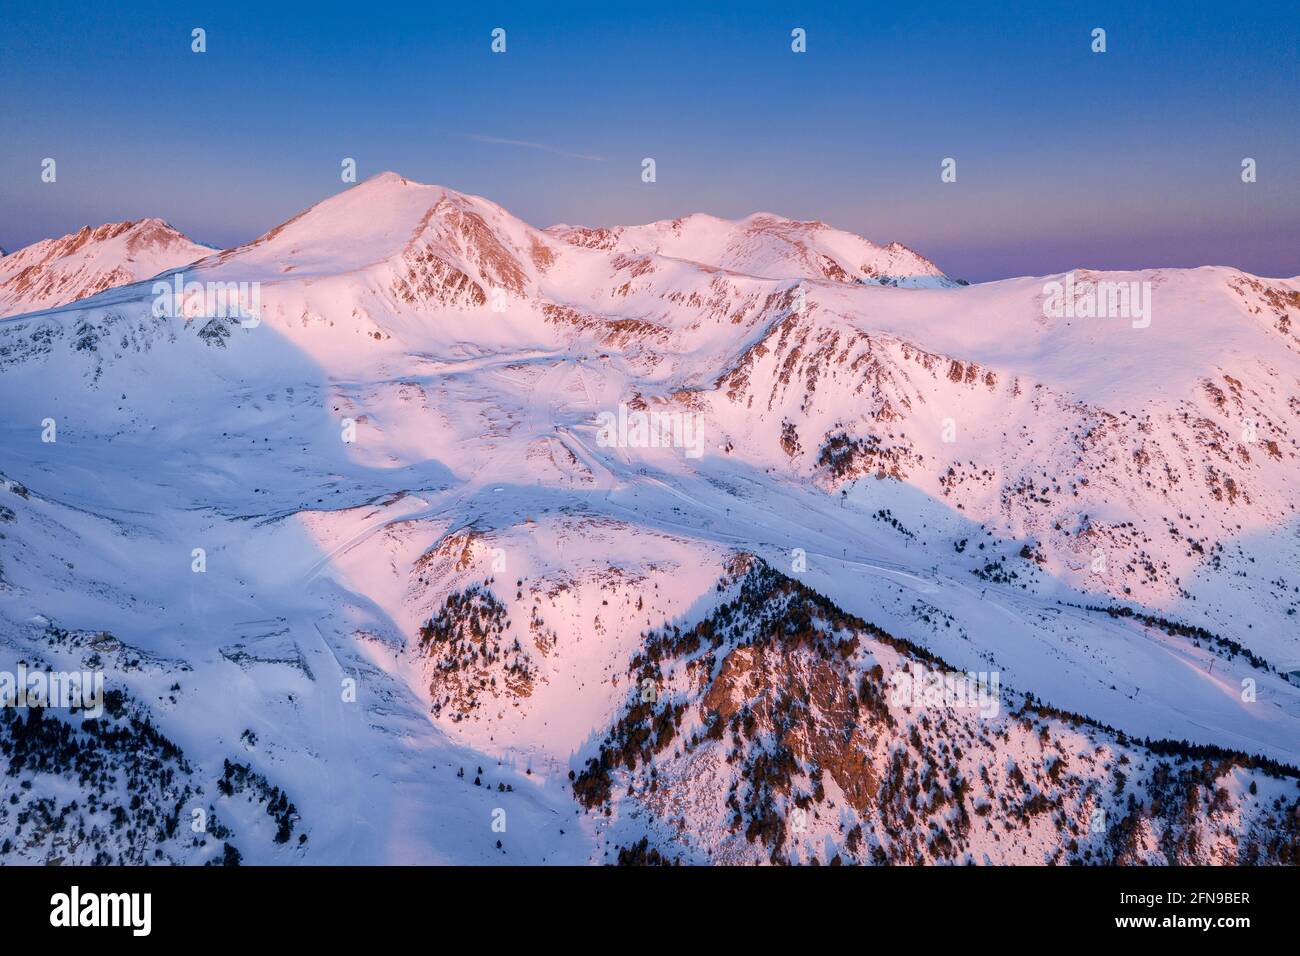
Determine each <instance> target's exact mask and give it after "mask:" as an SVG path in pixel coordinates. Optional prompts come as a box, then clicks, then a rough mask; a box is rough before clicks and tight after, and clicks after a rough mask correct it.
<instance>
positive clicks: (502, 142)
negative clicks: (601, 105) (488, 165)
mask: <svg viewBox="0 0 1300 956" xmlns="http://www.w3.org/2000/svg"><path fill="white" fill-rule="evenodd" d="M464 135H465V136H467V137H468V138H469V139H472V140H474V141H475V142H478V143H495V144H497V145H499V146H522V147H524V148H525V149H540V150H541V151H542V152H544V153H554V154H555V155H557V156H567V157H568V158H569V159H585V160H589V161H591V162H594V163H603V162H604V161H605V157H604V156H596V155H593V154H591V153H571V152H569V151H568V150H567V149H560V148H559V147H558V146H550V145H548V144H546V143H532V142H529V141H528V140H526V139H506V138H505V137H503V136H486V135H484V134H483V133H466V134H464Z"/></svg>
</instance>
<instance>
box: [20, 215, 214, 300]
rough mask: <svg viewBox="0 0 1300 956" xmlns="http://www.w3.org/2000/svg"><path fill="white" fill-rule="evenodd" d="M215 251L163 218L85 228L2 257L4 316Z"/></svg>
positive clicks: (144, 275) (154, 272)
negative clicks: (191, 238)
mask: <svg viewBox="0 0 1300 956" xmlns="http://www.w3.org/2000/svg"><path fill="white" fill-rule="evenodd" d="M211 252H212V250H211V249H209V248H208V247H207V246H201V245H199V244H198V243H196V242H192V241H190V240H189V239H188V238H186V237H185V236H183V235H181V234H180V233H179V232H177V231H176V230H175V229H173V228H172V227H171V226H169V225H168V224H167V223H165V222H163V221H162V220H161V219H141V220H139V221H137V222H110V223H105V224H104V225H102V226H97V227H96V228H94V229H92V228H90V227H89V226H83V227H82V228H81V229H80V230H78V231H77V232H74V233H70V234H69V235H66V236H63V237H62V238H59V239H43V240H42V241H40V242H36V243H33V244H32V245H30V246H25V247H24V248H22V249H18V250H16V251H15V252H13V253H11V254H9V255H5V256H3V258H0V315H19V314H21V313H23V312H36V311H39V310H41V309H52V308H54V307H56V306H60V305H65V304H67V303H69V302H75V301H77V300H78V299H84V298H86V297H87V296H91V295H95V294H96V293H98V292H103V291H104V290H105V289H111V288H114V287H115V286H120V285H126V284H128V283H131V282H138V281H140V280H141V279H148V278H150V277H151V276H155V275H157V274H158V273H160V272H163V271H166V270H167V269H174V268H175V267H176V266H180V265H185V264H187V263H190V262H193V261H195V260H196V259H201V258H203V257H204V256H206V255H208V254H210V253H211Z"/></svg>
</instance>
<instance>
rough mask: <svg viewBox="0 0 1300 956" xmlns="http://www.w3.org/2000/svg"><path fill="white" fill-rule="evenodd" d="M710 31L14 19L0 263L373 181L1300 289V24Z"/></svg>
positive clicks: (605, 212)
mask: <svg viewBox="0 0 1300 956" xmlns="http://www.w3.org/2000/svg"><path fill="white" fill-rule="evenodd" d="M695 6H697V5H695V4H680V5H677V4H671V3H663V2H658V0H656V2H651V3H645V4H629V3H608V2H606V3H601V4H563V5H562V4H556V3H538V4H528V5H517V4H507V3H496V4H488V3H482V4H480V3H475V4H463V3H458V4H454V5H452V4H438V3H409V4H408V3H397V4H385V3H371V4H367V3H346V4H344V3H340V4H330V3H312V4H302V5H296V4H284V3H274V4H271V3H257V4H254V3H248V4H245V3H235V2H227V3H220V4H188V3H177V2H165V3H152V2H130V3H112V4H110V3H103V4H95V5H90V4H80V3H59V2H48V3H40V4H35V3H30V4H29V3H16V2H14V0H0V104H3V105H2V106H0V246H3V247H4V248H6V249H9V250H12V249H14V248H17V247H19V246H22V245H25V244H27V243H30V242H34V241H36V240H38V239H41V238H45V237H48V236H53V235H61V234H63V233H66V232H70V231H72V230H75V229H77V228H79V227H80V226H82V225H84V224H98V223H101V222H107V221H113V220H121V219H128V218H130V219H137V218H142V217H145V216H161V217H162V218H164V219H166V220H168V221H169V222H171V223H172V224H173V225H175V226H176V227H177V228H178V229H180V230H181V231H183V232H185V233H187V234H189V235H190V236H192V237H193V238H194V239H196V240H198V241H200V242H205V243H209V244H211V245H215V246H229V245H233V244H236V243H240V242H245V241H247V240H250V239H252V238H254V237H255V236H257V235H259V234H260V233H262V232H264V231H266V230H267V229H269V228H270V227H272V226H274V225H275V224H277V223H279V222H281V221H282V220H284V219H287V218H289V217H290V216H292V215H294V214H295V213H297V212H299V211H301V210H302V209H303V208H305V207H307V206H309V205H311V204H312V203H314V202H317V201H319V200H320V199H322V198H324V197H325V196H328V195H330V194H332V193H334V192H337V191H338V190H340V189H342V188H345V187H344V186H343V184H342V183H341V182H340V179H339V169H340V167H339V163H340V161H341V160H342V158H343V157H355V158H356V160H357V163H358V175H359V178H361V179H364V178H366V177H367V176H370V175H373V174H375V173H377V172H380V171H382V170H385V169H392V170H396V171H398V172H400V173H402V174H403V175H405V176H407V177H409V178H411V179H415V180H418V181H421V182H428V183H440V184H443V185H446V186H450V187H453V188H455V189H459V190H462V191H464V192H470V193H476V194H479V195H483V196H486V197H488V198H490V199H492V200H494V201H496V202H498V203H500V204H501V205H503V206H505V207H506V208H507V209H509V210H510V211H511V212H513V213H515V214H516V215H518V216H520V217H521V218H523V219H525V220H526V221H528V222H531V223H533V224H534V225H537V226H547V225H551V224H553V223H556V222H569V223H583V224H589V225H608V224H614V223H631V222H646V221H651V220H655V219H665V218H672V217H675V216H680V215H685V214H687V213H690V212H697V211H702V212H709V213H713V214H715V215H720V216H726V217H739V216H743V215H747V214H748V213H751V212H754V211H758V210H767V211H771V212H775V213H779V214H782V215H786V216H790V217H793V218H797V219H821V220H824V221H826V222H829V223H831V224H832V225H835V226H838V227H840V228H844V229H849V230H852V231H854V232H857V233H860V234H862V235H864V236H866V237H867V238H869V239H871V240H873V241H876V242H880V243H885V242H888V241H890V240H895V239H896V240H899V241H901V242H904V243H906V244H908V245H909V246H912V247H913V248H915V249H917V250H918V251H920V252H922V253H923V254H925V255H927V256H929V257H930V258H931V259H933V260H935V262H937V263H938V264H939V266H940V267H942V268H943V269H944V270H945V271H946V272H948V273H949V274H951V275H955V276H959V277H964V278H968V279H971V280H973V281H980V280H985V279H991V278H999V277H1004V276H1011V275H1040V274H1044V273H1048V272H1058V271H1064V270H1067V269H1070V268H1075V267H1093V268H1137V267H1150V266H1162V265H1172V266H1195V265H1204V264H1221V265H1232V266H1237V267H1239V268H1242V269H1245V270H1247V271H1250V272H1254V273H1257V274H1261V275H1269V276H1283V275H1285V276H1292V275H1296V274H1300V66H1298V64H1300V53H1298V50H1300V39H1298V37H1300V12H1297V11H1298V10H1300V6H1298V5H1297V4H1296V3H1295V2H1294V0H1289V2H1279V3H1268V2H1264V3H1259V2H1256V3H1249V4H1244V5H1243V4H1225V3H1214V4H1202V3H1156V4H1147V5H1143V6H1144V9H1142V10H1134V9H1131V7H1132V6H1136V5H1130V4H1106V3H1093V4H1082V3H1081V4H1055V3H1048V4H1042V3H1026V4H1020V3H1014V2H1000V3H995V4H974V3H942V2H930V3H924V4H912V3H890V4H852V5H851V4H829V3H827V4H806V3H805V4H798V3H789V4H779V3H778V4H772V3H762V2H750V3H743V4H734V5H727V6H725V7H718V8H717V9H715V10H714V11H713V12H703V11H701V10H699V9H694V7H695ZM905 8H912V9H905ZM196 26H201V27H204V28H205V29H206V30H207V42H208V52H206V53H204V54H201V55H200V54H195V53H192V52H191V51H190V31H191V29H192V28H193V27H196ZM497 26H500V27H504V28H505V29H506V30H507V37H508V52H507V53H506V54H505V55H504V56H501V55H494V54H492V53H491V52H490V50H489V44H490V36H489V34H490V31H491V30H492V28H494V27H497ZM796 26H798V27H803V28H805V29H806V30H807V34H808V52H807V53H806V54H803V55H796V54H794V53H792V52H791V51H790V30H791V29H792V28H793V27H796ZM1098 26H1100V27H1104V28H1105V29H1106V31H1107V45H1108V51H1107V52H1106V53H1104V54H1094V53H1092V52H1091V50H1090V43H1091V38H1090V33H1091V30H1092V29H1093V28H1094V27H1098ZM506 141H511V142H506ZM523 144H535V145H523ZM47 156H50V157H54V158H55V159H56V160H57V161H58V182H57V183H54V184H45V183H42V182H41V181H40V163H41V160H42V159H43V158H44V157H47ZM646 156H651V157H654V158H655V160H656V162H657V167H658V182H656V183H654V184H652V185H647V184H643V183H642V182H641V179H640V171H641V167H640V163H641V159H642V158H643V157H646ZM948 156H951V157H955V158H956V159H957V163H958V166H957V171H958V176H957V182H956V183H951V184H945V183H942V182H940V179H939V166H940V161H941V160H942V159H943V158H944V157H948ZM1246 156H1250V157H1253V158H1254V159H1255V160H1256V161H1257V163H1258V177H1259V179H1258V182H1256V183H1254V184H1250V185H1246V184H1243V183H1242V182H1241V176H1240V167H1241V160H1242V158H1243V157H1246Z"/></svg>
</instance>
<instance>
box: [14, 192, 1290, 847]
mask: <svg viewBox="0 0 1300 956" xmlns="http://www.w3.org/2000/svg"><path fill="white" fill-rule="evenodd" d="M4 262H8V257H7V258H6V259H5V260H0V263H4ZM177 265H179V263H174V264H173V265H172V266H171V267H170V269H171V271H170V272H166V273H165V274H164V275H162V276H161V277H160V279H161V280H163V281H167V282H172V283H174V284H175V285H176V286H177V287H179V288H181V289H186V288H190V287H191V284H194V283H197V284H198V286H197V287H196V288H198V289H199V290H212V289H239V288H243V289H244V290H246V291H249V292H251V293H252V295H251V296H250V297H246V300H247V299H251V301H255V302H256V309H255V314H252V312H241V313H239V314H231V313H230V312H225V313H221V312H220V311H217V312H214V311H213V310H212V309H211V308H208V306H209V305H210V304H211V303H210V302H206V303H203V308H200V309H198V310H197V311H195V310H193V309H190V308H188V306H189V305H191V304H193V303H194V302H195V301H201V300H203V298H204V296H203V295H201V294H199V293H191V292H185V293H182V294H181V295H180V296H179V298H180V299H182V300H184V301H183V302H181V303H179V304H181V305H184V306H186V307H185V308H177V309H160V308H159V297H158V296H157V295H156V294H155V290H154V288H153V283H152V282H140V283H137V284H134V285H125V286H121V287H117V288H112V289H109V290H107V291H104V292H102V293H100V294H99V295H97V296H95V297H93V298H90V299H87V300H85V301H82V302H78V303H76V304H75V305H73V306H66V307H64V308H61V309H59V310H57V311H54V312H45V313H37V314H33V315H23V316H20V317H18V318H13V319H9V320H6V321H4V322H2V323H0V399H2V400H3V402H4V404H5V407H6V410H7V414H6V416H5V418H4V419H3V422H0V428H3V447H4V448H5V451H6V455H5V460H4V462H3V466H2V468H3V472H4V477H3V479H0V484H2V487H0V506H3V507H0V532H2V533H3V535H4V537H3V538H0V641H3V643H2V644H0V670H5V669H7V670H9V671H13V670H15V668H16V667H17V665H18V662H19V661H20V660H21V661H26V662H28V666H30V667H44V668H46V669H55V670H60V669H62V670H71V669H74V668H77V669H83V668H84V669H88V670H99V671H102V672H103V673H104V679H105V686H106V687H107V688H108V689H109V690H110V691H111V692H112V693H113V694H114V695H116V696H113V697H112V699H111V706H110V707H109V708H108V716H107V717H104V718H100V719H99V721H98V722H93V723H92V722H88V723H86V724H80V723H78V722H77V721H76V720H75V719H73V718H71V717H70V715H69V714H67V713H66V712H60V711H57V710H48V711H45V712H44V713H43V714H42V715H41V716H40V719H39V720H36V718H35V717H33V716H32V712H31V711H28V712H23V711H15V710H12V709H6V710H4V711H0V752H2V753H4V754H5V756H6V758H7V759H8V760H9V761H10V763H11V767H12V768H13V770H14V773H13V774H12V775H11V776H8V777H5V778H4V780H5V783H4V784H3V787H4V788H5V789H4V790H3V792H0V834H3V836H5V837H6V838H7V839H8V842H7V843H5V844H3V846H4V854H5V855H6V856H11V855H12V856H13V857H14V858H17V859H25V860H51V859H54V858H59V859H61V860H64V861H66V862H87V861H90V860H94V859H100V860H106V859H107V860H117V859H118V858H119V857H120V858H122V859H126V860H140V861H143V860H146V859H153V858H157V859H171V860H176V861H180V862H214V861H215V862H220V861H223V860H227V859H234V858H235V857H236V856H238V857H240V858H242V859H243V860H245V861H248V862H272V861H275V862H296V861H305V862H317V863H347V862H414V861H424V862H430V861H452V862H506V863H542V862H619V861H622V862H671V861H674V860H680V861H682V862H694V863H704V862H750V861H753V862H761V861H769V860H771V861H791V862H811V861H813V860H816V861H819V862H822V863H827V862H834V861H838V862H842V863H850V862H885V861H894V862H919V861H927V862H930V861H933V862H959V861H973V862H1033V863H1042V862H1047V861H1058V862H1066V861H1076V860H1077V861H1080V862H1139V861H1143V862H1178V863H1184V862H1208V863H1237V862H1247V861H1256V862H1295V861H1296V859H1297V848H1298V847H1300V830H1298V822H1300V817H1297V808H1300V803H1298V802H1297V797H1298V796H1300V794H1297V783H1296V781H1297V771H1296V770H1295V769H1294V768H1295V767H1296V766H1297V765H1300V733H1297V731H1298V730H1300V676H1298V675H1297V674H1296V673H1295V672H1297V671H1300V638H1297V635H1296V630H1295V620H1296V611H1297V608H1298V607H1300V571H1298V570H1297V568H1298V567H1300V561H1298V560H1297V547H1298V546H1300V540H1298V539H1297V519H1296V515H1295V507H1296V501H1297V499H1296V494H1295V491H1294V490H1293V486H1294V482H1293V481H1292V475H1293V474H1294V471H1295V462H1296V456H1297V451H1298V449H1297V444H1296V442H1297V438H1300V434H1298V428H1300V422H1297V416H1300V339H1298V338H1297V336H1296V331H1295V330H1296V328H1297V322H1300V280H1297V279H1286V280H1278V279H1265V278H1259V277H1255V276H1250V275H1247V274H1244V273H1241V272H1239V271H1236V270H1233V269H1226V268H1203V269H1196V270H1151V271H1143V272H1134V273H1122V274H1118V273H1106V274H1098V273H1090V272H1087V271H1086V270H1079V271H1078V272H1077V273H1075V274H1073V275H1071V276H1069V277H1065V276H1049V277H1041V278H1023V279H1013V280H1007V281H1003V282H994V283H986V284H982V285H975V286H969V287H966V286H963V285H961V284H959V283H956V282H954V281H952V280H950V279H947V278H946V277H945V276H943V274H942V273H941V272H940V271H939V269H938V268H936V267H935V266H934V265H933V264H932V263H930V262H929V261H928V260H925V259H923V258H922V257H920V256H919V255H917V254H915V253H912V252H911V251H910V250H906V249H904V248H902V247H899V246H896V245H895V246H886V247H877V246H874V245H872V244H871V243H869V242H867V241H866V240H863V239H860V238H858V237H856V236H851V235H849V234H847V233H842V232H839V231H837V230H834V229H831V228H829V227H827V226H825V225H823V224H820V223H799V222H793V221H790V220H784V219H780V218H779V217H775V216H770V215H767V214H760V215H756V216H752V217H749V218H748V219H745V220H741V221H738V222H724V221H722V220H717V219H713V218H711V217H706V216H690V217H686V218H685V219H681V220H674V221H673V222H668V223H655V224H651V225H648V226H632V227H621V228H614V229H602V230H592V229H582V228H575V227H568V226H561V227H553V228H551V229H546V230H539V229H536V228H534V227H532V226H530V225H528V224H526V223H524V222H522V221H521V220H519V219H517V218H515V217H514V216H512V215H511V214H510V213H508V212H507V211H506V210H504V209H502V208H501V207H499V206H497V205H495V204H493V203H491V202H490V201H488V200H486V199H482V198H480V197H475V196H469V195H464V194H461V193H458V192H455V191H453V190H450V189H445V188H442V187H438V186H425V185H420V184H417V183H413V182H411V181H409V180H406V179H404V178H402V177H400V176H398V175H396V174H393V173H385V174H382V175H381V176H378V177H375V178H373V179H371V180H368V181H366V182H364V183H362V184H359V185H357V186H355V187H352V188H350V189H348V190H346V191H344V192H342V193H340V194H338V195H336V196H334V197H332V198H330V199H327V200H325V201H323V202H321V203H319V204H317V205H316V206H313V207H312V208H310V209H308V210H306V211H305V212H303V213H302V214H300V215H299V216H297V217H295V218H294V219H292V220H290V221H288V222H286V223H284V224H282V225H280V226H278V227H276V228H275V229H273V230H271V231H270V232H268V233H267V234H266V235H264V236H262V237H260V238H259V239H257V240H255V241H254V242H251V243H249V244H247V245H245V246H240V247H237V248H233V249H228V250H225V251H222V252H220V253H216V254H213V255H210V256H208V257H206V258H204V259H202V260H201V261H199V262H192V263H186V264H184V267H183V268H177ZM164 268H168V267H164ZM1120 282H1123V283H1136V285H1133V286H1125V289H1132V290H1133V297H1134V298H1133V299H1132V300H1131V301H1130V300H1129V299H1128V298H1125V299H1124V300H1123V301H1124V303H1125V305H1126V306H1127V305H1137V304H1139V303H1145V304H1144V305H1141V306H1140V307H1139V308H1137V314H1135V315H1132V316H1130V315H1128V314H1125V315H1123V316H1114V317H1095V316H1093V317H1083V315H1084V313H1086V311H1087V310H1085V309H1078V310H1075V309H1074V308H1073V302H1072V308H1071V309H1070V310H1069V311H1068V313H1067V315H1068V317H1067V315H1062V317H1061V318H1052V317H1050V316H1051V315H1052V314H1053V313H1052V308H1051V306H1050V300H1051V298H1052V296H1053V294H1054V292H1053V290H1054V288H1055V286H1054V285H1053V283H1060V284H1061V285H1062V286H1067V285H1068V287H1069V288H1075V285H1073V284H1077V286H1078V287H1079V288H1083V289H1087V288H1093V287H1097V286H1100V288H1102V289H1107V288H1118V287H1111V286H1106V285H1101V284H1105V283H1120ZM1090 284H1091V285H1090ZM1116 295H1118V293H1116ZM196 296H197V299H196ZM1116 301H1119V300H1118V299H1116ZM1112 304H1113V303H1112ZM1102 311H1103V312H1106V311H1107V309H1106V308H1103V309H1102ZM651 416H654V417H653V418H652V417H651ZM661 426H662V430H660V427H661ZM659 439H662V440H659ZM956 674H965V675H968V676H969V675H973V676H970V677H969V680H967V679H961V680H958V679H957V678H956V677H955V676H954V675H956ZM936 675H937V678H936V680H935V681H934V682H931V681H930V678H932V677H936ZM945 676H946V678H947V679H946V682H945V680H944V679H943V678H944V677H945ZM24 785H30V789H24ZM11 794H12V795H15V796H17V798H18V803H17V804H13V803H11V802H10V795H11ZM137 796H138V797H139V800H134V797H137ZM74 799H75V800H76V801H77V806H76V807H75V808H74V807H71V806H70V804H71V802H72V801H73V800H74ZM195 810H201V811H202V814H201V815H202V818H203V820H204V827H203V828H202V830H201V832H196V831H195V830H194V829H193V828H192V827H191V828H190V829H186V827H189V826H190V821H191V820H192V819H193V811H195ZM115 819H117V820H127V821H129V825H130V827H131V829H133V830H134V833H135V836H134V837H132V838H130V839H128V838H127V837H125V836H124V835H123V833H122V832H121V828H120V827H117V826H114V820H115ZM55 822H59V823H60V825H59V826H55V825H54V824H55Z"/></svg>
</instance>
